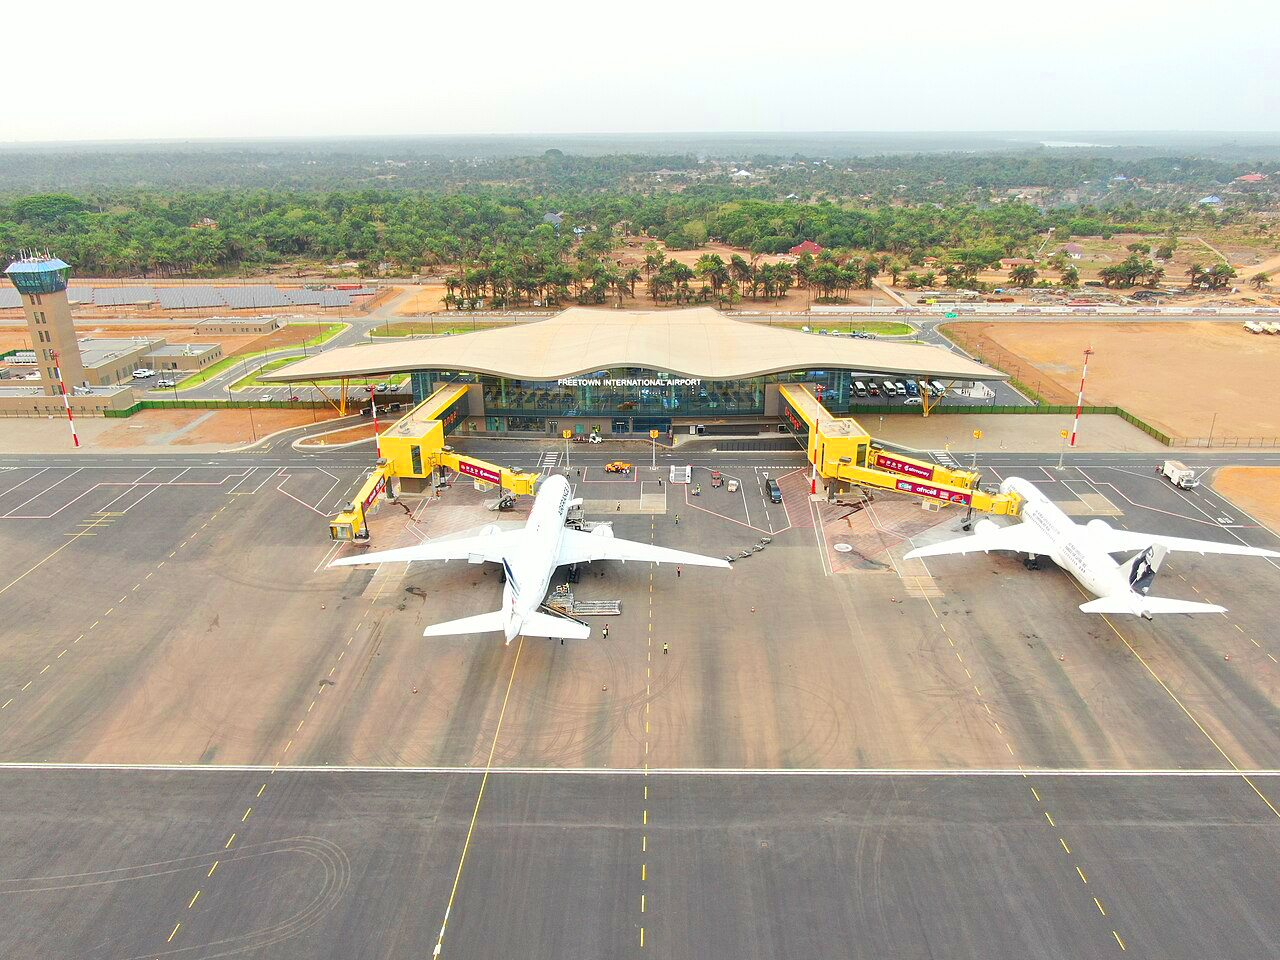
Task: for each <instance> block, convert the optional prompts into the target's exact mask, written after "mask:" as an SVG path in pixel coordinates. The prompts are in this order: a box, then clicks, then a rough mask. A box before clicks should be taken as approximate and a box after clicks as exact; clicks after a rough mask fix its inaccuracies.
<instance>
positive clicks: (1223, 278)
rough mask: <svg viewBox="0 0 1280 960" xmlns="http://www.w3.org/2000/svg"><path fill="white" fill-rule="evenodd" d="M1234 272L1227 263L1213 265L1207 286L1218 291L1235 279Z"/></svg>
mask: <svg viewBox="0 0 1280 960" xmlns="http://www.w3.org/2000/svg"><path fill="white" fill-rule="evenodd" d="M1235 275H1236V272H1235V270H1234V269H1233V268H1232V266H1231V264H1229V263H1215V264H1214V265H1213V267H1212V268H1210V270H1209V286H1210V287H1212V288H1213V289H1214V290H1220V289H1222V288H1223V287H1225V286H1226V285H1227V284H1228V283H1230V282H1231V281H1232V280H1233V279H1234V278H1235Z"/></svg>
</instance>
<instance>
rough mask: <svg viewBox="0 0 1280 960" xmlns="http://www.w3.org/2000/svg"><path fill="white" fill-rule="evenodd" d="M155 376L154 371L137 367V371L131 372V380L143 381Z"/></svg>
mask: <svg viewBox="0 0 1280 960" xmlns="http://www.w3.org/2000/svg"><path fill="white" fill-rule="evenodd" d="M155 375H156V372H155V371H154V370H148V369H147V368H146V367H139V368H138V369H137V370H135V371H133V378H134V379H135V380H145V379H147V377H154V376H155Z"/></svg>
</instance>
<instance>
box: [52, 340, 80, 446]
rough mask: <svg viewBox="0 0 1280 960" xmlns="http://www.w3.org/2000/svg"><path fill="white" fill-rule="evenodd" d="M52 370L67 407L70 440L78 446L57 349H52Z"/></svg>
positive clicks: (78, 440) (78, 442)
mask: <svg viewBox="0 0 1280 960" xmlns="http://www.w3.org/2000/svg"><path fill="white" fill-rule="evenodd" d="M53 372H54V373H55V374H56V375H57V377H58V389H59V390H61V391H62V405H63V406H64V407H66V408H67V423H69V424H71V442H72V443H74V444H75V445H76V446H77V447H78V446H80V438H79V437H78V436H76V421H75V418H74V417H73V416H71V400H70V399H68V397H67V385H66V384H65V383H63V382H62V367H60V366H58V351H57V350H54V351H53Z"/></svg>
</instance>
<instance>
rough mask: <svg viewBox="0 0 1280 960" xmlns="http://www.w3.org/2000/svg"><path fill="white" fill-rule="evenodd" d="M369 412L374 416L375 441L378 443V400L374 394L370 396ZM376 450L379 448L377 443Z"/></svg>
mask: <svg viewBox="0 0 1280 960" xmlns="http://www.w3.org/2000/svg"><path fill="white" fill-rule="evenodd" d="M369 411H370V412H371V413H372V414H373V439H374V440H375V441H377V439H378V400H377V398H376V397H375V396H374V395H373V394H372V393H371V394H369ZM374 448H375V449H376V448H377V444H376V442H375V444H374Z"/></svg>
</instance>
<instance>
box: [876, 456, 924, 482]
mask: <svg viewBox="0 0 1280 960" xmlns="http://www.w3.org/2000/svg"><path fill="white" fill-rule="evenodd" d="M876 466H877V467H879V468H880V469H881V470H892V471H893V472H894V473H905V474H907V476H910V477H920V478H921V479H923V480H932V479H933V471H932V470H931V469H929V468H928V467H922V466H920V465H919V464H916V463H907V462H906V461H905V460H899V459H898V458H897V457H890V456H886V455H885V454H883V453H881V454H879V455H878V456H877V457H876Z"/></svg>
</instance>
